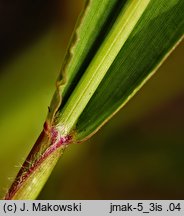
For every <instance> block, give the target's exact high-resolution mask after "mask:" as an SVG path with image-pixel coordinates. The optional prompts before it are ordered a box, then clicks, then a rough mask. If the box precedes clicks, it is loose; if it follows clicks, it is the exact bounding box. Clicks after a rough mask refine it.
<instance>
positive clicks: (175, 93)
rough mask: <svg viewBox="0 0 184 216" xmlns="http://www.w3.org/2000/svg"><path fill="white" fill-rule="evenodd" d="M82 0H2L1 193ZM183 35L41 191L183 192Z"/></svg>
mask: <svg viewBox="0 0 184 216" xmlns="http://www.w3.org/2000/svg"><path fill="white" fill-rule="evenodd" d="M82 3H83V1H82V0H80V1H75V0H70V1H66V0H65V1H61V0H60V1H59V0H35V1H31V0H27V1H25V0H0V164H1V166H0V171H1V175H0V195H1V197H2V196H3V194H4V192H5V191H6V189H7V188H8V186H9V185H10V183H11V181H12V178H13V177H14V176H15V175H16V173H17V171H18V169H19V167H20V165H21V163H22V162H23V160H24V159H25V157H26V155H27V154H28V153H29V151H30V149H31V147H32V145H33V144H34V142H35V140H36V138H37V136H38V135H39V133H40V131H41V129H42V125H43V122H44V119H45V117H46V114H47V106H48V105H49V103H50V100H51V97H52V94H53V92H54V83H55V80H56V77H57V75H58V73H59V71H60V67H61V64H62V59H63V56H64V53H65V50H66V47H67V43H68V41H69V37H70V35H71V32H72V29H73V27H74V25H75V21H76V19H77V15H78V13H79V12H80V10H81V8H82ZM183 45H184V43H181V44H180V45H179V46H178V48H177V49H176V50H175V51H174V52H173V53H172V54H171V55H170V57H169V58H168V60H167V61H166V62H165V63H164V64H163V65H162V67H161V68H160V69H159V70H158V71H157V73H156V75H155V76H154V77H153V78H152V79H151V80H150V81H149V82H148V83H147V84H146V85H145V86H144V87H143V88H142V89H141V91H139V93H138V94H137V95H136V96H135V97H134V98H133V99H132V100H131V101H130V102H129V103H128V104H127V105H126V106H125V107H124V108H123V109H122V110H121V111H120V112H119V113H118V114H117V115H116V116H115V117H114V118H113V119H111V120H110V121H109V123H108V124H106V125H105V126H104V127H103V128H102V129H101V130H100V131H99V132H98V133H97V134H96V135H95V136H94V137H93V138H91V139H90V140H89V141H87V142H85V143H83V144H74V145H72V146H70V147H69V148H68V149H67V151H66V152H65V154H64V156H63V157H62V158H61V159H60V161H59V163H58V164H57V166H56V168H55V170H54V172H53V173H52V175H51V177H50V179H49V180H48V182H47V184H46V186H45V188H44V189H43V191H42V192H41V194H40V196H39V199H184V186H183V182H184V171H183V164H184V157H183V152H184V136H183V132H184V111H183V110H184V85H183V80H184V73H183V68H184V62H183V54H184V46H183Z"/></svg>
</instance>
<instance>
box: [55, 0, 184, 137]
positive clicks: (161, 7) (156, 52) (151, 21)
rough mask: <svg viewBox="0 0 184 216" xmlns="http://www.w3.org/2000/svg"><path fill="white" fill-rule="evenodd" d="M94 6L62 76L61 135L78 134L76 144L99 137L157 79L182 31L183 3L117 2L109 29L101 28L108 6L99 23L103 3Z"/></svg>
mask: <svg viewBox="0 0 184 216" xmlns="http://www.w3.org/2000/svg"><path fill="white" fill-rule="evenodd" d="M105 2H106V4H107V2H108V1H105ZM109 2H110V1H109ZM90 3H91V5H90ZM90 3H89V5H88V6H87V11H88V14H90V16H89V17H88V16H86V17H84V20H83V22H81V25H80V26H79V29H77V30H76V32H77V36H76V35H75V36H74V39H75V41H76V43H73V42H72V43H71V44H72V45H71V47H70V49H69V53H70V54H68V55H66V61H65V64H64V67H63V70H62V73H61V74H63V73H64V74H65V76H66V82H65V84H64V85H63V86H61V89H60V93H61V96H62V97H63V103H62V104H61V106H60V108H59V110H58V114H57V117H58V119H57V125H58V128H62V129H61V130H60V132H61V134H63V135H66V134H68V133H72V132H71V131H72V130H74V131H75V139H76V140H77V141H81V140H84V139H86V138H87V137H89V136H90V135H92V134H93V133H95V132H96V131H97V130H98V129H99V128H100V127H101V126H102V125H103V124H104V123H105V122H106V121H107V120H108V119H109V118H111V116H112V115H114V113H116V112H117V111H118V110H119V109H120V108H121V107H122V106H123V105H125V104H126V102H127V101H128V100H129V99H130V98H131V97H132V96H133V95H134V94H135V93H136V92H137V91H138V90H139V89H140V87H142V85H143V84H144V83H145V82H146V81H147V80H148V79H149V78H150V77H151V75H153V74H154V72H155V71H156V69H157V68H158V67H159V66H160V64H161V63H162V62H163V60H164V59H165V58H166V57H167V55H168V53H169V52H170V51H171V50H172V48H173V47H174V46H175V45H176V44H177V43H178V41H179V40H181V37H182V36H183V32H184V19H183V10H184V3H183V1H181V0H175V1H169V2H168V1H166V0H161V1H157V0H154V1H153V0H150V1H137V0H135V1H134V0H131V1H126V3H125V1H123V2H122V1H121V4H120V1H119V2H117V3H116V4H114V5H113V6H114V8H113V9H111V11H118V12H119V14H118V15H117V13H116V15H115V16H114V13H113V12H111V13H109V17H108V19H109V20H111V22H110V24H109V26H108V28H107V23H104V25H103V22H102V24H101V25H100V26H99V25H98V23H99V19H100V20H101V19H102V18H103V17H104V10H105V7H104V8H102V10H101V11H100V12H101V13H99V16H98V17H97V22H96V23H95V22H94V18H93V15H92V14H93V13H94V11H93V10H97V8H98V10H99V8H100V7H101V4H100V1H97V0H96V1H91V2H90ZM111 3H112V1H111ZM93 4H94V5H93ZM107 5H108V4H107ZM110 6H111V8H112V5H110ZM106 16H107V14H106V13H105V17H106ZM106 19H107V17H106ZM102 20H104V19H102ZM100 23H101V22H100ZM89 25H90V27H89ZM88 28H89V29H90V30H89V33H88V31H86V29H87V30H88ZM94 32H95V33H96V34H95V37H94V38H93V33H94ZM102 37H103V41H101V38H102ZM76 38H77V39H76ZM84 38H85V39H86V40H83V39H84ZM74 39H73V40H74ZM94 39H96V41H94ZM73 40H72V41H73ZM98 40H99V41H100V42H99V41H98ZM89 47H92V48H91V49H89ZM68 56H70V57H68ZM89 56H90V57H89ZM61 77H62V76H61ZM61 77H60V78H59V79H61ZM61 80H62V79H61ZM51 107H52V105H51ZM58 122H59V123H58Z"/></svg>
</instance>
